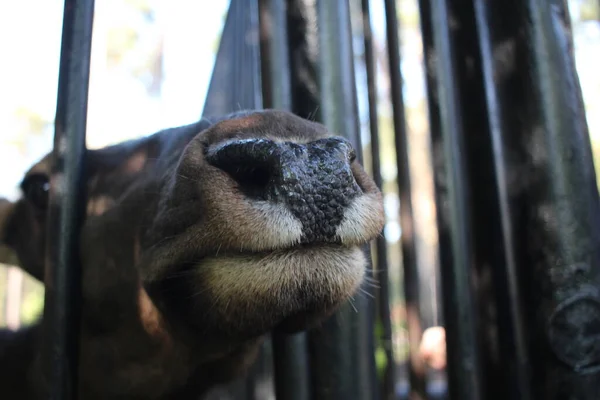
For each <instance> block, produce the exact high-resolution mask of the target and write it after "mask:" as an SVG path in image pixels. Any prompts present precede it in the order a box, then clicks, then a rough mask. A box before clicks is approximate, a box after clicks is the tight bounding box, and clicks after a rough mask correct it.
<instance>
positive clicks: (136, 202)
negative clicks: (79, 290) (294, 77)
mask: <svg viewBox="0 0 600 400" xmlns="http://www.w3.org/2000/svg"><path fill="white" fill-rule="evenodd" d="M49 164H50V158H49V156H48V157H46V158H44V159H43V160H42V161H41V162H40V163H38V164H37V165H35V166H34V167H33V168H31V170H30V171H29V172H28V173H27V175H26V177H25V178H24V180H23V182H22V185H21V187H22V189H23V197H22V199H20V200H19V201H17V202H16V203H14V204H13V203H8V202H3V203H0V218H1V220H0V232H1V238H2V241H3V242H4V244H5V245H7V246H8V247H9V248H11V249H12V250H14V252H15V253H16V254H17V256H18V259H19V262H20V265H21V266H22V267H23V268H24V269H25V270H27V271H29V272H30V273H32V274H33V275H34V276H36V277H38V278H41V277H42V274H43V255H44V246H45V221H46V216H47V212H48V189H49V187H50V185H53V184H55V182H56V181H57V180H59V179H60V177H57V176H50V173H49ZM86 176H87V179H86V182H87V217H86V220H85V222H84V225H83V228H82V233H81V259H82V268H83V318H84V320H83V321H84V329H88V330H89V331H92V332H96V333H98V332H108V331H110V330H111V329H114V327H118V326H127V325H128V324H131V320H132V319H136V320H137V321H139V322H140V323H141V326H142V327H143V329H144V331H145V332H146V333H147V334H148V335H150V336H152V337H154V338H159V339H160V340H163V341H166V342H169V343H179V342H185V343H186V344H187V345H188V347H189V346H192V347H199V348H202V349H203V350H201V351H200V352H201V353H202V355H203V356H204V355H206V357H205V358H206V359H210V358H211V357H219V356H220V355H221V354H222V353H223V348H225V347H227V348H230V347H231V343H240V344H243V343H244V342H245V341H247V340H248V339H251V338H256V337H259V336H261V335H263V334H265V333H266V332H268V331H270V330H272V329H283V330H286V331H293V330H298V329H303V328H305V327H306V326H307V325H309V324H311V323H312V322H314V321H318V320H320V319H322V318H323V317H325V316H327V315H328V314H330V313H331V312H333V311H334V310H335V309H336V308H337V307H338V306H339V305H340V304H341V303H343V302H344V301H346V300H347V299H348V298H349V296H351V295H352V294H353V293H354V292H355V290H356V289H357V288H358V286H359V285H360V284H361V282H362V279H363V274H364V271H365V267H366V259H365V255H364V254H363V252H362V250H361V246H363V245H364V244H366V243H368V242H369V241H370V240H371V239H373V238H374V237H375V236H376V235H378V234H379V233H380V231H381V229H382V227H383V222H384V219H383V208H382V201H381V195H380V192H379V190H378V189H377V187H376V186H375V184H374V182H373V181H372V180H371V179H370V178H369V177H368V176H367V174H366V173H365V172H364V170H363V169H362V167H361V166H360V165H359V164H358V162H357V161H356V157H355V150H354V149H353V148H352V146H351V145H350V143H349V142H348V141H347V140H345V139H343V138H340V137H337V136H333V135H332V134H331V133H329V132H328V131H327V130H326V129H325V127H324V126H322V125H320V124H317V123H314V122H310V121H307V120H304V119H301V118H299V117H296V116H294V115H292V114H289V113H286V112H279V111H260V112H244V113H237V114H235V115H231V116H228V117H226V118H222V119H219V120H213V121H211V120H203V121H200V122H199V123H196V124H192V125H188V126H184V127H180V128H174V129H169V130H165V131H161V132H159V133H156V134H154V135H152V136H149V137H146V138H142V139H139V140H135V141H130V142H125V143H122V144H119V145H116V146H111V147H107V148H104V149H101V150H94V151H88V155H87V165H86ZM50 289H51V288H50ZM86 327H87V328H86ZM215 343H220V344H221V345H222V346H220V345H215ZM225 344H226V345H227V346H225ZM201 358H202V357H201Z"/></svg>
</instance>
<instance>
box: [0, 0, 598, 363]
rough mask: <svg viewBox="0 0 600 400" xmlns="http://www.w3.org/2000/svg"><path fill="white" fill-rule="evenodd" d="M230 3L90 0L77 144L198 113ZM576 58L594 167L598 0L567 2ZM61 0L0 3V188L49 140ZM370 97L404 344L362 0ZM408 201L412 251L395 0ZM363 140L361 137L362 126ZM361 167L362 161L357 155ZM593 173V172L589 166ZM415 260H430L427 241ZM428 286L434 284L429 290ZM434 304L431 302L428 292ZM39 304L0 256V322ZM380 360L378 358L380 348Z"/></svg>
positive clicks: (422, 228)
mask: <svg viewBox="0 0 600 400" xmlns="http://www.w3.org/2000/svg"><path fill="white" fill-rule="evenodd" d="M359 3H360V2H359V0H351V4H352V11H353V21H352V22H353V29H354V30H355V31H356V32H358V31H359V30H360V29H361V21H360V18H361V17H360V15H359V10H360V4H359ZM228 6H229V1H227V0H211V1H199V0H171V1H159V0H103V1H97V2H96V14H95V20H94V39H93V48H92V67H91V81H90V99H89V111H88V133H87V144H88V147H89V148H99V147H103V146H106V145H108V144H112V143H116V142H120V141H123V140H126V139H130V138H134V137H139V136H142V135H147V134H151V133H153V132H155V131H157V130H160V129H162V128H167V127H171V126H177V125H183V124H187V123H190V122H193V121H194V120H197V119H198V118H199V117H200V114H201V112H202V107H203V102H204V98H205V94H206V89H207V86H208V80H209V78H210V74H211V72H212V67H213V62H214V57H215V53H216V50H217V47H218V43H219V39H220V34H221V30H222V26H223V22H224V18H225V14H226V11H227V8H228ZM569 6H570V10H571V15H572V20H573V30H574V41H575V49H576V61H577V68H578V71H579V76H580V80H581V84H582V87H583V94H584V99H585V105H586V110H587V118H588V124H589V127H590V134H591V139H592V143H593V148H594V156H595V159H596V169H597V171H599V170H598V166H599V165H600V158H599V157H600V73H599V72H598V66H600V23H599V22H598V21H599V20H600V2H599V1H598V0H569ZM62 7H63V2H62V1H59V0H19V1H17V2H7V1H4V2H0V51H1V54H2V62H1V63H0V197H5V198H9V199H16V198H18V196H19V191H18V184H19V182H20V179H21V178H22V176H23V173H24V172H25V171H26V169H28V168H29V167H30V166H31V165H32V164H33V163H35V162H36V161H37V160H38V159H39V158H40V157H42V156H43V155H44V154H46V153H47V152H49V151H50V150H51V147H52V135H53V118H54V112H55V106H56V90H57V83H58V63H59V55H60V39H61V29H62ZM371 7H372V10H371V13H372V23H373V29H374V34H375V38H374V39H375V46H376V57H377V68H378V73H379V76H378V79H379V80H378V91H379V95H380V107H379V113H380V115H379V120H380V121H379V122H380V129H381V135H382V138H381V140H382V154H381V158H382V169H383V174H384V181H385V182H384V187H383V190H384V195H385V206H386V213H387V217H388V222H387V224H386V227H385V236H386V239H387V240H388V241H389V242H390V244H391V246H390V247H389V268H390V274H391V275H392V276H396V277H398V278H395V279H392V282H394V284H395V285H398V286H397V287H393V288H391V289H392V290H391V292H392V293H394V294H395V298H394V299H392V305H393V308H392V319H393V322H394V328H395V329H394V345H395V347H396V350H397V351H396V354H398V355H399V357H403V354H405V349H406V348H407V346H406V342H407V336H408V334H407V332H406V325H405V317H406V312H405V309H404V302H403V288H402V286H401V285H399V284H398V283H401V277H402V260H401V250H400V246H399V245H398V240H399V238H400V235H401V230H400V226H399V221H398V211H399V204H398V196H397V186H396V183H395V179H396V162H395V154H394V151H395V150H394V145H393V130H392V121H391V106H390V104H389V102H388V96H387V94H388V90H389V79H387V77H388V72H387V68H388V67H387V61H386V52H385V47H384V46H385V41H384V35H385V20H384V13H383V0H380V1H377V0H373V1H372V2H371ZM397 9H398V13H399V19H400V27H401V28H400V32H399V34H400V37H401V46H402V48H401V53H402V59H403V61H402V65H401V66H400V67H401V69H402V74H403V76H404V79H405V81H404V88H403V90H404V96H405V102H406V112H407V123H408V133H409V142H410V153H411V165H412V166H413V175H414V177H413V185H414V187H413V191H414V193H413V203H414V204H413V206H414V212H415V215H417V216H418V218H417V219H416V225H417V226H416V227H415V230H416V231H418V233H419V234H418V238H419V239H418V242H417V246H420V247H421V250H426V249H428V248H433V247H434V246H435V245H436V241H437V235H436V231H435V228H434V227H435V209H434V206H433V202H432V189H433V186H432V181H431V170H430V168H429V166H428V165H429V157H430V156H429V148H428V146H429V142H428V140H429V139H428V138H429V134H428V125H427V105H426V98H425V94H426V93H425V84H424V76H423V68H422V67H423V65H422V63H423V52H422V43H421V35H420V27H419V16H418V7H417V1H416V0H397ZM362 45H363V44H362V40H360V38H357V40H355V42H354V46H355V53H356V60H355V61H356V77H357V89H358V94H359V108H360V112H361V122H362V125H363V128H364V130H365V132H368V126H367V124H368V113H367V104H366V77H365V70H364V65H363V63H362V57H363V48H362ZM363 144H364V145H365V147H366V148H367V147H368V146H369V138H368V135H364V139H363ZM366 164H367V165H368V162H366ZM599 172H600V171H599ZM420 254H423V256H422V257H421V258H420V259H419V260H418V262H419V263H423V264H425V265H429V266H432V267H433V266H435V265H436V263H437V260H436V259H434V258H433V257H434V255H433V254H435V252H434V251H421V252H420ZM431 293H433V295H434V296H435V294H436V293H437V291H436V289H435V288H432V291H431ZM433 303H435V301H434V302H433ZM42 307H43V287H42V285H41V284H40V283H39V282H36V281H34V280H33V279H31V278H29V277H28V276H27V275H25V274H23V273H22V272H21V271H20V270H19V269H18V268H15V267H10V266H0V326H8V327H10V328H13V329H16V328H18V327H19V326H21V325H23V324H29V323H31V322H32V321H34V320H35V319H36V318H37V317H38V316H39V314H40V312H41V309H42ZM380 359H381V358H380Z"/></svg>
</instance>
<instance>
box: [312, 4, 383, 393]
mask: <svg viewBox="0 0 600 400" xmlns="http://www.w3.org/2000/svg"><path fill="white" fill-rule="evenodd" d="M317 24H318V34H319V46H320V48H319V52H320V53H319V55H320V62H319V72H320V92H321V99H322V103H321V104H322V110H321V113H322V116H323V122H324V123H325V125H327V127H328V128H329V129H330V131H332V132H335V133H337V134H340V135H344V136H345V137H347V138H348V139H349V140H350V141H351V142H352V144H353V146H354V148H355V149H357V155H359V157H360V153H361V152H360V149H361V143H360V134H359V133H360V128H359V121H358V106H357V103H356V86H355V77H354V65H353V61H354V58H353V52H352V32H351V26H350V9H349V4H348V1H347V0H340V1H335V2H334V1H326V0H321V1H317ZM372 306H373V303H372V301H371V299H369V298H368V297H366V296H363V295H357V296H355V298H354V299H353V300H352V301H351V304H346V305H344V306H343V307H342V309H341V310H340V311H338V312H337V313H336V314H334V315H333V316H332V317H331V318H330V319H328V320H327V321H326V322H325V323H324V324H323V326H322V327H321V328H319V329H315V330H313V331H311V332H310V334H309V348H310V361H311V376H312V382H313V396H312V398H313V399H316V400H320V399H349V400H352V399H365V400H366V399H369V400H371V399H377V398H378V394H377V385H376V383H375V376H376V373H375V356H374V343H373V330H372V329H371V328H372V324H373V321H372V318H373V312H372V310H371V309H372Z"/></svg>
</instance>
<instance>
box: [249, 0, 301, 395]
mask: <svg viewBox="0 0 600 400" xmlns="http://www.w3.org/2000/svg"><path fill="white" fill-rule="evenodd" d="M259 7H260V32H261V65H262V68H261V75H262V79H261V81H262V86H263V107H264V108H275V109H280V110H288V111H290V110H291V109H292V93H291V77H290V74H291V72H290V65H289V64H290V63H289V56H290V55H289V49H288V27H287V5H286V1H285V0H260V1H259ZM272 343H273V353H274V360H273V361H274V366H275V394H276V397H277V398H278V399H289V400H308V399H309V398H310V395H309V393H310V386H309V383H310V382H309V375H308V354H307V351H306V350H307V346H306V334H305V333H303V332H302V333H298V334H295V335H286V334H282V333H278V332H274V333H273V335H272Z"/></svg>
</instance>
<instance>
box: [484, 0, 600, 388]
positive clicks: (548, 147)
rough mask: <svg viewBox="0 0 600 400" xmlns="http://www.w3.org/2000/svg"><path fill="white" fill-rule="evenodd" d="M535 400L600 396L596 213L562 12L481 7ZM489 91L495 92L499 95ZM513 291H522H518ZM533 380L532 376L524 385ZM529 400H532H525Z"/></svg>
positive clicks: (537, 1)
mask: <svg viewBox="0 0 600 400" xmlns="http://www.w3.org/2000/svg"><path fill="white" fill-rule="evenodd" d="M476 10H477V18H478V22H479V25H480V28H481V27H482V26H484V24H485V27H489V35H490V38H489V41H490V43H491V45H490V49H487V50H486V49H485V48H483V47H482V52H486V51H487V52H488V53H493V54H494V60H493V61H494V62H493V64H491V65H489V66H487V68H486V69H485V70H484V71H485V73H486V74H487V77H488V81H489V80H490V76H491V77H493V81H491V82H490V85H489V86H490V87H488V104H490V105H491V106H495V110H494V111H495V113H496V117H495V119H494V121H493V122H494V123H495V125H496V126H495V127H494V128H495V129H493V130H492V134H493V135H494V140H495V146H496V149H497V150H499V151H501V153H500V154H499V156H498V163H497V165H498V169H499V170H501V173H502V174H503V175H504V176H505V182H501V184H504V185H506V188H507V189H506V193H507V194H506V197H507V201H506V203H507V204H506V207H505V211H504V213H505V214H506V215H507V218H508V221H507V222H506V225H507V227H508V229H507V230H508V232H507V233H506V235H505V236H506V237H507V241H509V243H510V246H512V248H513V249H514V250H513V251H514V263H515V266H514V270H515V272H514V276H513V277H511V279H510V281H509V282H510V285H512V286H515V287H518V288H519V289H521V294H520V295H521V297H522V302H521V303H520V304H519V303H517V304H515V305H514V308H516V309H517V310H518V308H520V307H522V312H523V313H524V318H523V321H524V322H525V328H524V329H523V330H524V331H525V332H526V335H527V337H526V340H524V341H523V342H524V343H522V344H520V345H521V346H523V347H524V348H525V349H524V350H523V351H522V352H523V353H526V355H523V356H522V358H523V359H525V361H526V360H527V358H528V360H529V362H530V364H531V376H530V379H531V381H530V384H531V389H532V393H533V395H532V396H531V398H535V399H544V400H545V399H549V400H552V399H565V398H569V399H595V398H598V393H600V380H599V379H598V378H599V377H600V368H598V365H600V352H599V351H598V347H597V342H598V337H599V336H598V335H600V296H599V291H600V247H599V246H598V243H599V241H600V202H599V198H598V189H597V184H596V176H595V172H594V168H593V161H592V155H591V145H590V140H589V135H588V130H587V126H586V122H585V113H584V106H583V101H582V96H581V89H580V86H579V82H578V78H577V73H576V70H575V66H574V57H573V49H572V42H571V39H570V36H571V31H570V27H569V23H568V18H569V17H568V10H567V7H566V4H565V2H564V1H563V0H549V1H542V0H528V1H524V2H522V1H518V0H509V1H501V0H496V1H491V2H486V3H485V4H483V3H481V4H480V3H479V2H478V3H476ZM492 82H493V86H492V85H491V83H492ZM514 281H516V282H514ZM528 378H529V376H528ZM522 398H524V397H522Z"/></svg>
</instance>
